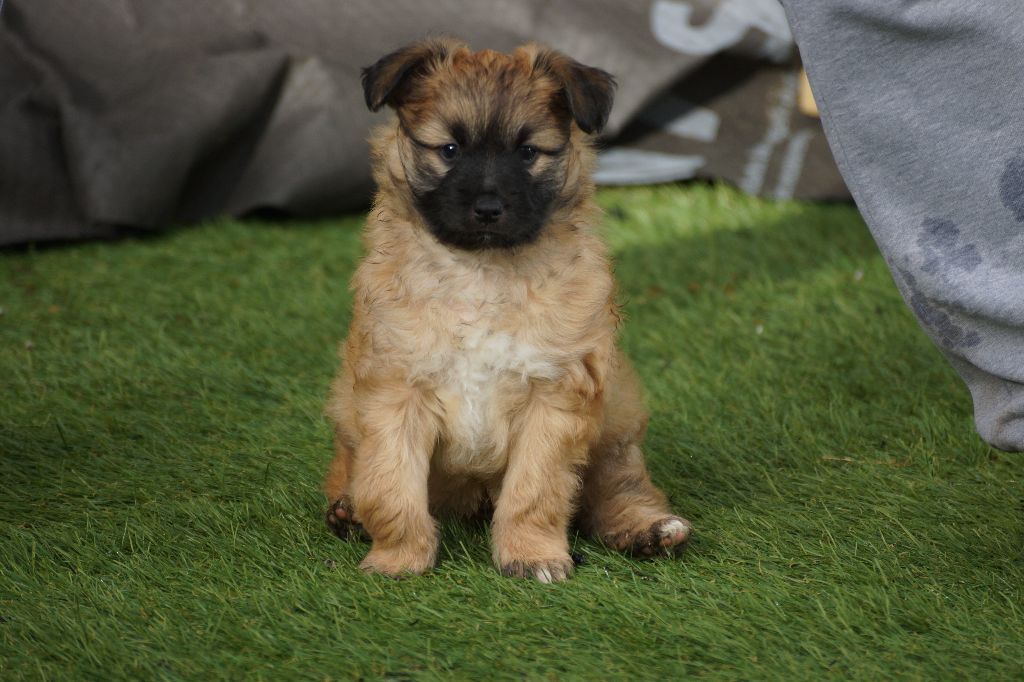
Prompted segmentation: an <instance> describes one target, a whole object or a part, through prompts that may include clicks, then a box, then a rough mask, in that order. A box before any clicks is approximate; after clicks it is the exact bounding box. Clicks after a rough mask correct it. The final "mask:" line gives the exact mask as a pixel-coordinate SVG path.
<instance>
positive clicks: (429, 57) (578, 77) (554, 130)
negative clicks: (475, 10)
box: [363, 39, 615, 249]
mask: <svg viewBox="0 0 1024 682" xmlns="http://www.w3.org/2000/svg"><path fill="white" fill-rule="evenodd" d="M614 87H615V82H614V80H613V79H612V77H611V76H610V75H609V74H608V73H606V72H604V71H601V70H600V69H595V68H592V67H588V66H584V65H582V64H580V63H578V62H575V61H573V60H572V59H570V58H568V57H566V56H565V55H562V54H560V53H558V52H554V51H552V50H547V49H544V48H541V47H539V46H535V45H528V46H525V47H522V48H519V49H517V50H516V51H515V52H513V53H512V54H511V55H506V54H502V53H499V52H494V51H490V50H485V51H483V52H477V53H473V52H471V51H470V50H469V49H468V48H467V47H466V46H465V45H464V44H463V43H460V42H458V41H454V40H448V39H442V40H429V41H425V42H421V43H415V44H413V45H410V46H408V47H405V48H403V49H401V50H398V51H397V52H394V53H392V54H389V55H387V56H386V57H384V58H382V59H381V60H380V61H378V62H377V63H376V64H374V65H373V66H371V67H369V68H367V69H364V71H363V88H364V91H365V94H366V104H367V106H369V107H370V109H371V110H373V111H377V110H378V109H380V108H381V107H383V106H384V105H389V106H391V107H393V108H394V109H395V110H396V111H397V112H398V119H399V133H398V136H397V138H396V142H397V145H398V152H399V157H400V160H401V164H402V167H403V171H404V175H405V179H406V181H407V182H408V185H409V190H410V192H411V193H412V197H413V202H414V205H415V206H416V209H417V210H418V211H419V213H420V214H421V215H422V216H423V218H424V220H425V223H426V225H427V226H428V228H429V229H430V230H431V232H432V233H433V234H434V236H435V237H437V238H438V239H439V240H440V241H442V242H444V243H446V244H449V245H452V246H456V247H459V248H463V249H483V248H509V247H514V246H518V245H521V244H526V243H529V242H532V241H533V240H535V239H536V238H537V237H538V235H540V233H541V231H542V230H543V229H544V226H545V224H546V223H547V222H548V218H549V217H550V215H551V213H552V211H553V210H555V209H556V208H557V207H558V206H560V205H565V204H567V203H570V202H571V201H572V200H573V195H574V194H575V193H576V192H577V191H578V184H577V183H575V182H567V180H568V179H570V178H572V177H574V176H578V175H579V173H580V169H579V168H578V167H576V166H577V165H578V163H579V159H578V156H579V151H580V150H579V149H578V148H577V147H578V146H579V145H581V144H586V142H585V139H584V138H585V137H586V136H585V135H584V134H590V133H598V132H600V131H601V129H602V128H603V127H604V124H605V122H606V121H607V120H608V113H609V111H610V110H611V107H612V98H613V94H614ZM581 133H583V134H581Z"/></svg>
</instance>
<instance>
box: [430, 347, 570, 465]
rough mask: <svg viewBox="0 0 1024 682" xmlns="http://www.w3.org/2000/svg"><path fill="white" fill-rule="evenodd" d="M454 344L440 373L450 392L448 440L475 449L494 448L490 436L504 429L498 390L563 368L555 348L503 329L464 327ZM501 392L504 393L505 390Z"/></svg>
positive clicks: (553, 374) (553, 375)
mask: <svg viewBox="0 0 1024 682" xmlns="http://www.w3.org/2000/svg"><path fill="white" fill-rule="evenodd" d="M467 331H468V333H466V334H465V335H463V336H462V338H461V344H460V345H461V347H460V348H457V349H453V352H452V353H451V355H450V357H449V358H448V362H447V367H446V368H445V369H446V371H445V372H444V374H445V375H446V376H444V377H443V379H444V381H443V384H444V388H446V389H447V390H448V391H450V392H451V393H453V394H454V398H455V400H453V401H452V404H453V406H457V412H456V414H453V415H451V417H452V420H451V421H452V424H451V426H452V431H453V433H452V434H451V435H452V441H453V445H457V446H459V447H461V448H466V449H469V450H472V451H475V452H478V453H479V452H481V451H485V450H491V449H494V448H499V449H500V446H501V443H495V442H494V439H495V437H500V436H501V434H503V433H505V432H507V420H508V418H509V415H507V414H502V403H504V402H507V401H502V400H501V398H502V396H500V395H499V391H501V390H502V389H503V388H504V389H505V390H514V389H515V388H517V386H516V384H517V383H518V384H519V386H518V387H521V388H526V386H527V384H528V382H529V380H530V379H557V378H558V377H559V376H561V374H562V372H563V369H562V365H561V363H560V362H558V360H560V358H557V357H555V356H556V353H553V352H551V351H548V352H544V351H543V350H541V349H539V348H537V347H535V346H533V345H531V344H528V343H524V342H522V341H519V340H517V339H516V338H515V337H513V336H512V335H511V334H509V333H507V332H494V333H492V332H489V331H487V330H482V329H471V330H467ZM505 397H506V398H507V397H508V396H505Z"/></svg>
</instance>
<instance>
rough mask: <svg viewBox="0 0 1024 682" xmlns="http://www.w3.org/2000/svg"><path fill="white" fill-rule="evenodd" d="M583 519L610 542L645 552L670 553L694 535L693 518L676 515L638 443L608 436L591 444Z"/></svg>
mask: <svg viewBox="0 0 1024 682" xmlns="http://www.w3.org/2000/svg"><path fill="white" fill-rule="evenodd" d="M579 521H580V528H581V530H583V531H584V532H585V533H588V534H589V535H591V536H593V537H595V538H596V539H598V540H600V541H601V542H603V543H604V544H606V545H608V546H609V547H612V548H614V549H617V550H620V551H623V552H627V553H629V554H633V555H636V556H641V557H649V556H653V555H654V554H656V553H658V552H665V553H668V552H670V551H671V550H672V549H673V548H675V547H677V546H680V545H682V544H683V543H685V542H686V540H687V538H689V536H690V522H689V521H687V520H686V519H683V518H681V517H679V516H675V515H673V514H672V512H671V511H670V510H669V507H668V502H667V501H666V499H665V495H664V493H662V492H661V491H660V490H658V489H657V488H656V487H655V486H654V484H653V483H651V479H650V476H649V475H648V474H647V467H646V466H645V464H644V456H643V453H642V452H641V450H640V447H639V445H638V444H637V443H616V442H611V443H609V442H604V443H602V444H600V445H598V446H596V447H595V448H593V449H592V450H591V455H590V465H589V466H588V467H587V470H586V473H585V474H584V477H583V493H582V508H581V510H580V517H579Z"/></svg>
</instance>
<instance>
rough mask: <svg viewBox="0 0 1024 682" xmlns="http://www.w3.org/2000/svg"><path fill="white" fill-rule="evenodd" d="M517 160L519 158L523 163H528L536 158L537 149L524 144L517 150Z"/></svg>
mask: <svg viewBox="0 0 1024 682" xmlns="http://www.w3.org/2000/svg"><path fill="white" fill-rule="evenodd" d="M519 158H521V159H522V160H523V161H524V162H525V163H530V162H531V161H533V160H534V159H536V158H537V148H536V147H531V146H530V145H528V144H524V145H523V146H522V147H520V148H519Z"/></svg>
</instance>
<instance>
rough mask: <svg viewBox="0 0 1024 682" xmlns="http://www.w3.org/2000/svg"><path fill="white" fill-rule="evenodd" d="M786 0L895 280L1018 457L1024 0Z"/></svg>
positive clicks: (986, 422) (1023, 411)
mask: <svg viewBox="0 0 1024 682" xmlns="http://www.w3.org/2000/svg"><path fill="white" fill-rule="evenodd" d="M782 1H783V4H784V5H785V8H786V13H787V15H788V17H789V22H790V26H791V28H792V30H793V34H794V37H795V38H796V42H797V45H798V46H799V48H800V53H801V55H802V56H803V59H804V66H805V68H806V70H807V74H808V78H809V79H810V81H811V88H812V89H813V91H814V95H815V99H816V100H817V102H818V107H819V110H820V111H821V115H822V120H823V123H824V125H825V132H826V135H827V137H828V140H829V143H830V144H831V146H832V151H833V153H834V155H835V158H836V161H837V162H838V164H839V168H840V170H841V172H842V174H843V178H844V179H845V180H846V183H847V185H848V186H849V188H850V191H851V192H852V194H853V197H854V199H855V200H856V202H857V206H858V207H859V208H860V211H861V213H862V214H863V216H864V219H865V220H866V222H867V224H868V227H869V228H870V229H871V232H872V234H873V235H874V238H875V240H876V241H877V242H878V246H879V247H880V249H881V251H882V253H883V255H884V256H885V259H886V261H887V262H888V264H889V267H890V269H891V270H892V273H893V278H894V279H895V280H896V284H897V286H898V287H899V288H900V290H901V291H902V293H903V296H904V297H905V298H906V300H907V303H908V304H909V305H910V307H911V309H912V310H913V311H914V314H915V315H916V316H917V318H918V320H920V322H921V325H922V326H923V327H924V329H925V330H926V331H927V332H928V334H929V335H930V336H931V338H932V339H933V340H934V341H935V343H936V344H937V345H938V346H939V348H940V349H942V351H943V352H944V353H945V354H946V356H947V357H948V358H949V360H950V362H951V363H952V364H953V366H954V367H955V368H956V370H957V371H958V372H959V373H960V375H961V376H962V377H963V379H964V381H965V382H966V383H967V386H968V388H969V389H970V391H971V395H972V396H973V399H974V417H975V424H976V425H977V428H978V433H979V434H981V437H982V438H984V439H985V440H986V441H988V442H989V443H991V444H992V445H994V446H995V447H997V448H1001V449H1003V450H1012V451H1024V1H1022V0H985V1H984V2H981V1H967V0H921V1H917V2H915V1H913V0H782Z"/></svg>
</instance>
